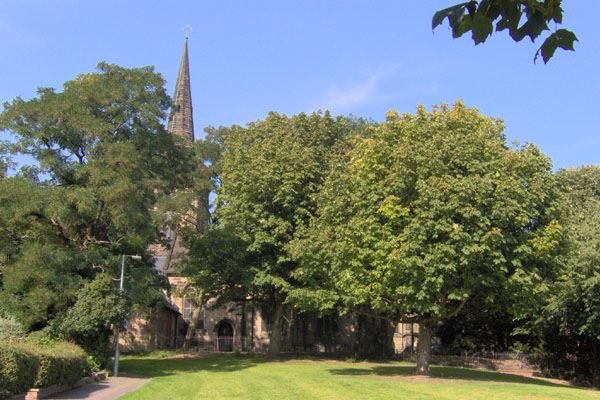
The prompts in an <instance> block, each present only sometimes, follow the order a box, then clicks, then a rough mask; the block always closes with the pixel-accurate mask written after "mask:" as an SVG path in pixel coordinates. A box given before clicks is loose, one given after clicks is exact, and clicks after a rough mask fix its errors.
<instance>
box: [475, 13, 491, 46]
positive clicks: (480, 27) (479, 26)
mask: <svg viewBox="0 0 600 400" xmlns="http://www.w3.org/2000/svg"><path fill="white" fill-rule="evenodd" d="M493 30H494V26H493V25H492V20H491V19H489V18H488V17H486V16H484V15H481V14H476V15H475V17H474V18H473V41H475V44H479V43H483V42H485V40H486V39H487V38H488V36H490V35H491V34H492V31H493Z"/></svg>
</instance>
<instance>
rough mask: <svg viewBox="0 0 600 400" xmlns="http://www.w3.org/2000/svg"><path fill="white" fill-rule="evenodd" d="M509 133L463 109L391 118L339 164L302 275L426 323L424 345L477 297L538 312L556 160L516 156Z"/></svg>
mask: <svg viewBox="0 0 600 400" xmlns="http://www.w3.org/2000/svg"><path fill="white" fill-rule="evenodd" d="M502 131H503V126H502V123H501V122H500V121H499V120H496V119H491V118H486V117H484V116H482V115H481V114H479V113H478V112H477V111H476V110H474V109H469V108H466V107H465V106H464V105H463V104H462V103H457V104H455V106H454V107H452V108H448V107H447V106H441V107H435V108H434V109H433V111H432V112H427V111H426V110H425V109H424V108H423V107H419V108H418V109H417V113H416V115H408V114H405V115H403V116H399V115H398V114H397V113H395V112H390V113H388V116H387V121H386V122H385V123H384V124H382V125H380V126H378V127H376V128H375V129H374V130H373V132H372V134H371V135H370V136H369V137H357V138H355V140H354V141H353V146H352V149H351V150H350V151H348V152H347V153H346V154H345V155H344V157H343V158H342V159H340V160H339V161H338V163H336V164H335V169H334V170H333V171H332V173H331V174H330V175H329V179H328V180H327V181H326V182H325V184H324V185H323V189H322V190H321V191H320V192H319V194H318V196H317V204H318V212H317V217H316V218H315V219H314V220H313V221H312V222H311V224H310V227H309V228H308V229H307V230H306V231H305V232H304V233H303V235H302V238H301V239H300V240H297V241H295V242H294V243H293V244H292V250H293V251H292V254H293V256H295V257H298V258H299V259H300V261H301V265H300V267H299V268H297V269H296V270H295V271H294V277H296V278H297V279H298V280H301V281H303V282H307V283H309V284H312V285H313V287H316V288H317V291H319V290H321V291H322V290H323V288H324V286H323V285H326V286H325V288H327V287H328V288H329V289H330V293H331V296H335V297H337V299H338V301H341V302H342V303H344V304H345V305H346V306H348V307H355V306H358V305H367V306H369V307H371V308H372V309H373V310H377V311H380V312H384V313H386V314H387V315H389V317H390V318H391V319H393V320H395V321H415V322H419V324H420V341H421V343H423V340H422V338H423V332H424V331H425V332H426V331H428V330H430V329H432V328H433V327H434V326H435V325H436V324H437V323H438V322H440V321H444V320H447V319H448V318H451V317H452V316H455V315H457V314H458V313H459V312H460V311H461V309H462V308H463V307H464V305H465V304H466V303H467V302H468V301H470V300H471V299H473V298H474V297H476V296H477V297H476V298H477V299H478V301H483V302H486V303H493V302H494V301H497V300H498V299H499V298H503V297H507V298H510V299H511V301H510V302H511V304H512V305H513V308H514V310H513V311H515V312H517V311H518V310H521V312H523V310H531V307H532V305H534V304H539V303H540V302H541V301H542V299H543V298H544V296H546V295H547V289H548V287H547V280H548V279H552V278H553V277H554V275H555V269H556V267H555V258H554V257H555V255H556V254H557V253H558V252H559V251H560V250H561V245H562V242H561V232H562V227H561V225H560V223H559V222H558V217H559V215H560V214H559V212H560V202H559V198H560V196H559V193H558V190H557V189H556V187H555V183H554V179H553V176H552V174H551V171H550V168H551V165H550V161H549V160H548V159H547V158H546V157H545V156H544V155H543V154H542V153H541V152H540V151H539V150H538V149H537V148H536V147H535V146H533V145H526V146H524V147H521V148H517V149H511V148H508V147H507V146H506V144H505V137H504V135H503V133H502ZM328 301H329V300H328ZM421 347H423V351H425V348H426V345H423V346H420V348H421ZM419 351H421V349H420V350H419Z"/></svg>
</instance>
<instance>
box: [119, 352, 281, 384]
mask: <svg viewBox="0 0 600 400" xmlns="http://www.w3.org/2000/svg"><path fill="white" fill-rule="evenodd" d="M269 361H272V360H270V359H269V358H267V357H265V356H262V355H259V354H247V355H246V354H245V355H233V354H207V355H200V356H198V357H193V358H177V357H170V358H159V359H157V358H148V357H135V356H130V357H128V358H125V359H122V360H121V362H120V367H121V371H122V372H123V373H124V374H130V375H135V376H143V377H148V378H154V377H158V376H168V375H176V374H180V373H192V372H200V371H206V372H214V373H220V372H233V371H240V370H243V369H247V368H251V367H254V366H255V365H258V364H262V363H265V362H269Z"/></svg>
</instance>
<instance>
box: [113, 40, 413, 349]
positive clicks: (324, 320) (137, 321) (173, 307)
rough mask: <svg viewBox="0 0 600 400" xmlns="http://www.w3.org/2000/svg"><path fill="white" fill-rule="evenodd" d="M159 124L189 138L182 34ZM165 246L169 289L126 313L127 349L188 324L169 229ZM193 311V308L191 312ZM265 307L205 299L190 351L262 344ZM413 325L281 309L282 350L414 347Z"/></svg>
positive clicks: (180, 334) (163, 270)
mask: <svg viewBox="0 0 600 400" xmlns="http://www.w3.org/2000/svg"><path fill="white" fill-rule="evenodd" d="M167 130H168V132H169V133H171V134H172V135H177V136H179V137H182V138H183V139H184V143H187V144H190V145H191V143H193V141H194V120H193V108H192V94H191V85H190V67H189V57H188V40H187V38H186V39H185V43H184V47H183V54H182V57H181V64H180V67H179V72H178V75H177V80H176V83H175V89H174V94H173V106H172V109H171V112H170V115H169V119H168V125H167ZM165 238H166V239H167V241H168V242H169V243H170V245H169V246H167V247H164V246H161V245H154V246H152V247H151V249H150V251H152V252H153V253H154V255H155V268H156V269H157V270H158V272H159V273H160V274H162V275H163V276H165V277H166V278H167V280H168V282H169V285H170V286H171V290H170V291H169V292H168V293H165V296H164V297H165V298H164V302H163V303H164V304H159V305H157V306H155V307H153V308H152V309H150V310H149V311H148V312H147V313H144V314H143V315H141V314H140V315H135V316H133V317H132V318H131V319H130V320H129V321H128V324H127V328H126V331H125V332H124V334H122V335H121V346H123V348H125V349H130V350H152V349H170V348H180V347H181V346H182V344H183V340H184V338H185V335H186V332H187V329H188V326H189V324H190V321H191V318H192V314H193V309H194V305H193V304H192V302H190V301H188V300H187V299H186V298H185V296H183V295H178V293H181V292H182V290H181V289H183V288H184V287H185V286H186V284H187V281H186V279H185V278H184V277H181V276H179V275H178V274H177V272H176V270H175V268H173V264H174V262H176V259H177V256H178V255H181V254H183V253H185V249H184V248H183V247H182V246H181V243H180V238H179V237H178V236H177V232H172V231H169V230H167V231H165ZM196 314H198V313H196ZM271 320H272V308H271V307H269V306H268V305H266V304H259V303H257V302H254V301H251V300H248V301H246V302H241V303H235V304H234V303H228V304H224V305H220V304H217V302H216V300H215V299H211V300H209V301H208V302H207V304H205V305H203V306H202V309H201V311H200V313H199V319H198V321H197V325H196V331H195V334H194V335H193V339H192V349H194V350H198V351H225V352H228V351H261V352H262V351H267V349H268V346H269V333H270V330H271ZM417 335H418V325H416V324H410V323H409V324H391V323H389V322H388V321H386V320H383V319H379V318H375V317H366V316H364V315H363V314H359V313H357V314H352V313H350V314H347V315H344V316H338V315H336V314H331V315H326V316H322V317H319V316H318V315H316V314H315V315H311V314H310V313H302V314H300V313H297V312H295V311H294V310H293V309H291V308H289V309H288V310H286V315H285V318H284V323H283V336H282V350H283V351H292V352H306V353H335V354H348V355H356V354H359V355H360V354H362V355H365V356H367V355H373V354H376V355H391V354H393V353H402V352H405V351H414V349H416V340H417Z"/></svg>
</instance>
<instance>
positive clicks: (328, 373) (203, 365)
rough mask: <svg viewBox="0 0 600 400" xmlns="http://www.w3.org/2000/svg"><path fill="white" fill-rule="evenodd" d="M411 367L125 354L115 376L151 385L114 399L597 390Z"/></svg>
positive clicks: (488, 395)
mask: <svg viewBox="0 0 600 400" xmlns="http://www.w3.org/2000/svg"><path fill="white" fill-rule="evenodd" d="M413 369H414V366H413V365H411V364H409V363H401V362H387V363H366V362H365V363H347V362H340V361H335V360H326V359H324V360H316V359H300V358H296V359H286V360H282V361H272V360H269V359H267V358H265V357H262V356H235V355H209V356H204V357H202V358H198V359H172V358H160V356H157V355H150V356H128V357H125V358H124V359H123V360H122V363H121V370H122V372H123V373H129V374H135V375H141V376H146V377H151V378H152V379H151V381H150V382H149V383H148V384H146V385H145V386H144V387H142V388H141V389H139V390H137V391H135V392H132V393H130V394H128V395H126V396H124V397H122V399H127V400H134V399H167V400H176V399H211V400H217V399H260V400H268V399H276V400H286V399H302V400H306V399H340V400H342V399H343V400H350V399H403V400H404V399H406V400H410V399H485V400H494V399H499V400H507V399H523V400H525V399H527V400H532V399H573V400H585V399H600V392H598V391H592V390H585V389H580V388H572V387H565V386H559V385H555V384H552V383H549V382H546V381H543V380H538V379H531V378H525V377H519V376H514V375H506V374H498V373H495V372H490V371H483V370H474V369H462V368H451V367H435V366H434V367H433V369H432V370H433V377H432V378H421V377H414V376H412V371H413Z"/></svg>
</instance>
